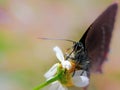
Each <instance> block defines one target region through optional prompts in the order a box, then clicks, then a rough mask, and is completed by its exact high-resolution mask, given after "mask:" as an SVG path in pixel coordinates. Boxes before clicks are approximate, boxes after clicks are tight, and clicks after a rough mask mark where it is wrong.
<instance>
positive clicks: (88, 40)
mask: <svg viewBox="0 0 120 90" xmlns="http://www.w3.org/2000/svg"><path fill="white" fill-rule="evenodd" d="M117 8H118V4H117V3H114V4H112V5H110V6H109V7H108V8H107V9H106V10H105V11H104V12H103V13H102V14H101V15H100V16H99V17H98V18H97V19H96V20H95V21H94V22H93V23H92V24H91V25H90V27H89V28H88V29H87V30H86V32H85V33H84V34H83V36H82V38H81V39H80V40H79V41H78V42H74V45H73V47H72V48H73V50H72V52H71V53H70V54H69V55H67V57H66V59H68V58H72V59H73V60H74V61H75V62H76V69H79V68H81V69H82V70H85V71H88V76H89V75H90V72H99V73H101V72H102V65H103V63H104V61H106V59H107V54H108V52H109V45H110V42H111V37H112V32H113V28H114V23H115V17H116V14H117ZM72 54H73V57H72Z"/></svg>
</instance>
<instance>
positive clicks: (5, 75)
mask: <svg viewBox="0 0 120 90" xmlns="http://www.w3.org/2000/svg"><path fill="white" fill-rule="evenodd" d="M114 1H115V0H106V1H105V0H97V1H96V0H0V90H31V89H32V88H33V87H34V86H36V85H38V84H39V83H41V82H43V81H45V78H44V77H43V75H44V73H45V72H46V71H47V70H48V69H49V68H50V67H51V66H52V64H54V63H55V62H57V59H56V56H55V53H54V52H53V50H52V49H53V47H54V46H60V47H61V48H62V50H63V51H64V52H65V50H66V49H67V48H69V47H71V46H72V43H70V42H66V41H54V40H53V41H49V40H48V41H46V40H40V39H38V37H48V38H65V39H72V40H75V41H78V40H79V39H80V38H81V36H82V34H83V33H84V32H85V30H86V29H87V28H88V26H89V25H90V24H91V23H92V22H93V21H94V20H95V19H96V18H97V17H98V16H99V15H100V14H101V13H102V12H103V11H104V10H105V9H106V8H107V6H109V5H110V4H112V3H113V2H114ZM118 2H119V0H118ZM119 3H120V2H119ZM119 26H120V9H119V10H118V14H117V18H116V23H115V28H114V32H113V37H112V41H111V45H110V48H111V49H110V53H109V55H108V61H107V62H106V63H105V64H104V67H103V71H104V73H103V74H93V75H92V77H91V83H90V87H89V90H113V89H114V90H120V30H119ZM70 90H80V89H79V88H75V87H72V88H70Z"/></svg>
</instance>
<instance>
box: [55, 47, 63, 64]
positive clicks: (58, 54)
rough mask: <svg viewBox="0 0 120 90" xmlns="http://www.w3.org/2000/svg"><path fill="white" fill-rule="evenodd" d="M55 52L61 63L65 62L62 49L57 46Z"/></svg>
mask: <svg viewBox="0 0 120 90" xmlns="http://www.w3.org/2000/svg"><path fill="white" fill-rule="evenodd" d="M53 50H54V51H55V53H56V57H57V58H58V60H59V61H60V62H62V61H64V55H63V53H62V51H61V49H60V48H59V47H57V46H56V47H54V48H53Z"/></svg>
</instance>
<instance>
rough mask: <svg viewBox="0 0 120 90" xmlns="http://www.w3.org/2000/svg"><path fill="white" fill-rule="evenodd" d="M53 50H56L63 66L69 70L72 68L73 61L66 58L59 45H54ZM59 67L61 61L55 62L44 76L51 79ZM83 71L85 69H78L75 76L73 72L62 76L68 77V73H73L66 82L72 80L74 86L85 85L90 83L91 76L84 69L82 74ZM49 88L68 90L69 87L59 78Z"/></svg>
mask: <svg viewBox="0 0 120 90" xmlns="http://www.w3.org/2000/svg"><path fill="white" fill-rule="evenodd" d="M53 50H54V51H55V53H56V57H57V58H58V60H59V61H60V63H61V65H62V68H63V69H66V70H68V71H69V70H70V69H71V68H72V64H71V62H70V61H68V60H65V59H64V56H63V53H62V51H61V49H60V48H59V47H57V46H56V47H54V49H53ZM57 67H59V63H57V64H54V65H53V66H52V68H50V69H49V71H48V72H47V73H45V75H44V76H45V78H46V79H47V80H50V79H51V78H52V77H54V76H55V74H56V73H57ZM82 72H83V70H77V71H75V74H74V76H73V77H72V73H68V74H66V75H64V76H65V77H64V76H63V77H62V78H63V79H66V77H67V75H68V76H69V75H71V78H67V79H70V80H67V81H68V82H66V84H67V83H69V82H70V81H71V82H72V85H73V86H76V87H85V86H87V85H88V84H89V78H88V77H87V73H86V71H84V72H83V74H82V76H80V74H81V73H82ZM49 90H68V89H67V87H65V84H64V85H63V83H61V82H60V81H59V80H58V81H55V82H53V83H52V84H51V87H50V88H49Z"/></svg>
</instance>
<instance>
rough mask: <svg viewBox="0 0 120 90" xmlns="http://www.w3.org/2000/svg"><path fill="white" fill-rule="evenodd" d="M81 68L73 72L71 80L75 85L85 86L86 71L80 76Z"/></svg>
mask: <svg viewBox="0 0 120 90" xmlns="http://www.w3.org/2000/svg"><path fill="white" fill-rule="evenodd" d="M81 72H82V70H78V71H76V72H75V75H74V76H73V78H72V82H73V84H74V85H75V86H77V87H85V86H87V85H88V84H89V78H88V77H87V74H86V71H84V73H83V75H82V76H80V73H81Z"/></svg>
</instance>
